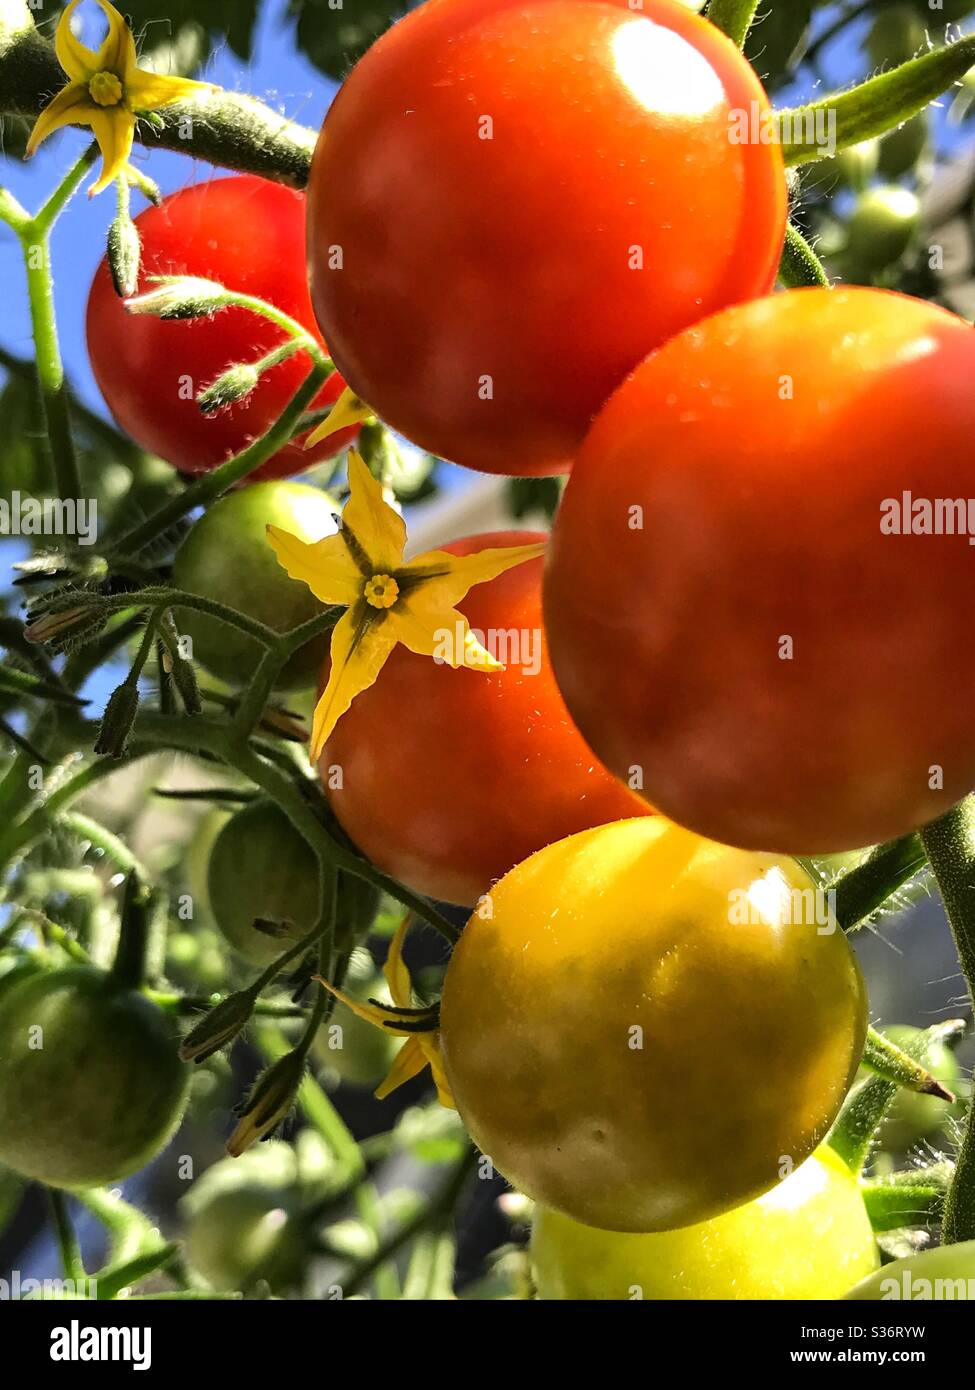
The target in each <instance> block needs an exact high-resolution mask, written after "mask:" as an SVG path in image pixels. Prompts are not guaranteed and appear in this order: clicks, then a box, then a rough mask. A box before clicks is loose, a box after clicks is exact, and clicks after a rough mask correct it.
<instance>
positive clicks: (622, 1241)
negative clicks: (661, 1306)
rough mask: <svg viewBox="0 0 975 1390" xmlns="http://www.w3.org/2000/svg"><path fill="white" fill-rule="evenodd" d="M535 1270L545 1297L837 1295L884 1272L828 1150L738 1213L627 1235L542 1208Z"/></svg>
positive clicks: (847, 1179)
mask: <svg viewBox="0 0 975 1390" xmlns="http://www.w3.org/2000/svg"><path fill="white" fill-rule="evenodd" d="M531 1252H532V1268H533V1273H534V1277H535V1286H536V1288H537V1290H538V1296H539V1298H546V1299H561V1298H574V1299H750V1298H751V1299H786V1298H789V1299H791V1298H840V1297H841V1296H842V1295H843V1294H845V1293H846V1292H847V1290H848V1289H850V1288H851V1287H852V1286H853V1285H854V1284H855V1283H856V1282H857V1281H858V1280H860V1279H865V1278H866V1277H867V1276H868V1275H870V1274H872V1273H873V1272H874V1271H875V1270H876V1269H877V1268H879V1265H880V1256H879V1253H878V1250H877V1242H876V1240H875V1239H874V1235H873V1231H872V1229H871V1226H870V1218H869V1216H868V1215H867V1209H866V1207H865V1206H864V1204H863V1198H862V1197H861V1195H860V1189H859V1187H858V1185H857V1181H856V1178H855V1177H854V1176H853V1175H852V1174H851V1173H850V1171H849V1169H847V1167H846V1166H845V1164H844V1163H843V1162H842V1161H841V1160H840V1159H839V1158H838V1157H837V1156H836V1154H834V1153H833V1151H832V1150H831V1149H829V1148H825V1147H824V1148H821V1149H817V1151H816V1152H815V1153H814V1154H813V1156H812V1157H811V1158H807V1159H806V1161H805V1163H803V1164H802V1165H801V1167H799V1168H797V1169H796V1170H795V1172H794V1173H792V1174H790V1176H789V1177H787V1178H786V1179H785V1181H784V1182H781V1183H779V1185H778V1186H777V1187H773V1188H772V1189H771V1190H770V1191H769V1192H766V1193H763V1195H762V1196H761V1197H757V1198H756V1199H755V1201H753V1202H746V1203H745V1204H744V1206H740V1207H735V1208H734V1210H733V1211H728V1212H725V1213H724V1215H723V1216H716V1217H715V1218H714V1219H713V1220H711V1221H704V1222H702V1223H701V1224H700V1225H697V1226H685V1227H683V1229H681V1230H679V1231H658V1232H654V1233H651V1234H648V1235H630V1234H626V1233H623V1232H620V1231H599V1230H596V1229H595V1228H594V1227H592V1226H582V1225H580V1224H579V1222H578V1221H573V1220H572V1219H571V1218H570V1217H568V1216H562V1215H561V1214H560V1213H559V1212H555V1211H548V1210H547V1209H546V1208H544V1207H540V1208H539V1209H538V1210H537V1211H536V1213H535V1221H534V1225H533V1227H532V1242H531Z"/></svg>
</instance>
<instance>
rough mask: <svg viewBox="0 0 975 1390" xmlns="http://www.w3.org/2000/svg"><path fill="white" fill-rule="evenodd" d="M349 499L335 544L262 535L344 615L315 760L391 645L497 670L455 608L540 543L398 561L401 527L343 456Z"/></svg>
mask: <svg viewBox="0 0 975 1390" xmlns="http://www.w3.org/2000/svg"><path fill="white" fill-rule="evenodd" d="M349 492H350V496H349V500H348V502H347V503H346V506H345V511H344V512H343V514H342V524H341V527H340V529H339V531H338V533H337V535H334V536H326V538H325V539H324V540H321V541H316V542H315V543H314V544H311V545H309V544H308V542H307V541H302V540H299V539H298V537H297V536H293V535H292V534H291V533H290V532H289V531H282V530H281V529H280V527H277V526H268V528H267V533H268V539H269V540H270V542H271V545H272V546H273V547H274V553H275V554H276V555H277V557H278V563H279V564H280V565H282V566H283V567H284V569H286V570H287V571H288V573H289V574H290V575H291V578H292V579H300V580H302V581H303V582H304V583H305V584H307V585H308V587H309V589H311V591H312V593H313V594H314V595H315V596H316V597H317V598H320V599H321V600H322V602H323V603H329V604H342V605H343V606H345V608H346V612H345V613H343V615H342V617H341V618H340V619H339V621H338V622H337V623H336V624H335V627H334V628H333V629H332V644H331V649H330V655H331V670H330V672H329V677H328V684H327V685H326V687H325V690H324V692H323V694H322V697H321V699H320V700H319V702H318V705H317V707H316V709H315V722H314V725H313V728H312V737H311V744H312V747H311V754H312V758H317V757H318V756H319V754H320V753H321V751H322V749H323V747H324V746H325V742H326V740H327V739H328V737H329V735H330V734H331V732H332V730H333V729H334V728H335V725H336V724H337V723H338V721H339V719H340V718H341V717H342V715H343V714H344V713H345V711H346V710H347V709H348V708H349V706H350V705H351V703H352V701H353V700H354V699H355V697H356V696H357V695H358V694H359V693H360V692H361V691H363V690H366V689H367V688H368V687H369V686H370V685H372V683H373V681H374V680H375V679H376V677H377V676H378V675H379V673H380V671H381V670H382V668H383V666H384V665H385V662H386V658H387V657H388V656H389V654H390V653H391V652H392V650H393V648H394V647H395V646H396V644H397V642H402V643H403V645H404V647H407V648H408V649H409V650H410V651H411V652H417V653H418V654H419V655H420V656H431V657H434V658H435V659H437V660H439V661H442V662H444V663H445V664H446V665H448V666H454V667H458V666H468V667H470V668H471V669H473V670H475V671H500V670H503V669H504V668H503V666H502V664H501V663H500V662H498V661H495V659H494V657H493V656H492V655H491V653H490V652H489V651H487V650H486V649H485V648H484V647H482V646H481V644H480V642H479V641H478V640H477V639H476V638H475V636H474V634H473V633H472V632H471V629H470V625H469V623H468V621H467V619H466V618H465V617H464V615H463V613H461V612H460V611H459V609H457V608H456V607H455V605H456V604H457V603H459V602H460V600H461V599H462V598H463V597H464V595H465V594H466V593H467V591H468V590H469V589H472V588H473V587H474V585H475V584H484V583H485V582H486V581H487V580H489V579H495V578H497V576H498V575H499V574H503V573H504V572H505V570H509V569H512V568H513V567H514V566H515V565H520V564H523V563H524V562H525V561H526V560H534V559H535V558H536V557H537V556H539V555H541V554H542V553H543V551H544V549H545V546H544V544H541V543H539V544H535V545H512V546H504V547H495V548H492V549H490V550H480V551H478V552H477V554H475V555H451V554H450V553H449V552H448V551H446V550H429V551H427V552H426V554H424V555H420V556H418V557H417V558H416V559H415V560H409V561H405V560H404V559H403V552H404V550H405V548H406V525H405V523H404V521H403V518H402V517H401V516H400V514H399V512H397V511H395V510H394V509H393V508H392V507H391V506H389V504H388V503H387V502H386V501H385V499H384V498H383V490H382V487H381V486H380V484H379V483H378V482H377V481H376V479H375V478H374V477H373V476H372V474H371V473H370V472H369V469H368V468H367V467H366V465H365V463H364V462H363V460H362V458H361V457H360V456H359V454H357V453H356V452H355V450H354V449H353V450H350V452H349Z"/></svg>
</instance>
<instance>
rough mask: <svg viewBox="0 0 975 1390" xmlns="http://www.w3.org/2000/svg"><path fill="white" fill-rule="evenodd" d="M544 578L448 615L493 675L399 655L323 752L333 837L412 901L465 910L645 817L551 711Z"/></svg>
mask: <svg viewBox="0 0 975 1390" xmlns="http://www.w3.org/2000/svg"><path fill="white" fill-rule="evenodd" d="M541 539H542V537H541V536H539V535H537V534H534V533H532V532H523V531H510V532H500V533H495V534H492V535H483V536H471V537H469V538H467V539H466V540H462V541H455V542H454V543H453V544H451V545H446V546H444V547H443V548H444V549H445V550H449V551H450V552H451V553H452V554H454V555H469V554H471V553H472V552H474V551H477V550H483V549H484V548H485V547H486V546H502V545H525V544H529V543H531V542H532V541H537V540H541ZM541 579H542V561H541V560H540V559H539V560H529V561H528V562H527V563H525V564H523V565H518V566H516V567H515V568H514V569H511V570H508V571H507V572H506V573H505V574H502V575H500V576H499V577H498V578H497V579H492V580H491V581H490V582H488V583H487V584H478V585H476V586H475V587H474V588H473V589H471V590H470V592H469V593H468V595H467V597H466V598H465V599H463V600H462V602H461V603H460V605H459V607H460V609H461V610H462V612H463V613H464V614H465V615H466V617H467V619H468V621H469V622H470V624H471V626H472V627H473V628H475V629H476V630H478V631H479V633H481V634H483V635H484V639H485V642H486V645H487V646H488V648H489V650H491V651H492V653H493V654H494V655H495V656H496V657H497V658H498V659H499V660H504V661H505V662H506V665H505V670H504V671H499V672H496V673H493V674H485V673H483V672H479V671H467V670H459V671H455V670H452V669H451V668H450V667H448V666H444V665H439V664H436V663H435V662H433V661H431V660H430V658H429V657H425V656H416V655H414V654H413V653H412V652H409V651H407V650H406V648H405V647H397V648H396V650H395V651H394V652H393V654H392V656H391V657H390V658H389V660H388V661H387V663H386V665H385V666H384V667H383V669H382V671H381V673H380V676H379V679H378V680H377V681H376V683H375V685H373V686H371V687H370V688H369V689H368V690H366V691H363V693H362V694H361V695H357V696H356V698H355V700H354V701H353V702H352V706H351V708H350V709H349V711H348V712H347V713H346V714H344V715H343V716H342V718H341V719H340V721H339V723H338V726H337V728H336V730H335V732H334V734H333V735H332V737H331V738H330V739H329V741H328V743H327V744H326V746H325V751H324V753H323V754H322V759H321V763H320V770H321V775H322V780H323V782H324V783H325V786H326V788H328V797H329V801H330V802H331V805H332V808H333V810H334V811H335V814H336V816H337V817H338V818H339V820H340V822H341V823H342V825H343V827H344V828H345V830H346V831H347V832H348V834H349V835H351V837H352V839H353V840H354V841H355V842H356V844H357V845H358V846H359V848H360V849H361V850H362V851H363V852H364V853H365V854H366V855H368V857H369V858H370V859H371V860H372V861H373V863H374V864H378V865H379V867H380V868H382V869H385V870H386V872H387V873H391V874H393V875H394V876H395V877H396V878H398V879H400V880H401V881H402V882H404V883H407V884H409V885H410V887H412V888H414V889H416V890H417V891H418V892H420V893H428V894H429V895H430V896H431V897H434V898H440V899H443V900H445V901H447V902H455V903H463V904H471V903H474V902H476V900H477V899H478V898H479V897H480V895H481V894H482V893H485V892H487V890H488V889H489V888H490V887H491V885H492V883H493V882H494V881H495V879H498V878H500V877H501V875H502V874H505V873H507V871H508V870H509V869H511V868H513V867H514V865H515V864H518V863H520V862H521V860H523V859H526V858H527V857H528V855H530V854H532V853H534V851H535V850H537V849H541V847H542V846H543V845H547V844H550V843H551V842H552V841H554V840H560V839H562V838H563V837H564V836H566V835H571V834H573V833H574V832H575V831H577V830H585V829H588V828H589V827H590V826H593V825H602V824H603V823H604V822H606V821H615V820H619V819H621V818H623V817H626V816H634V815H641V814H643V813H645V811H646V805H645V803H644V802H643V801H641V800H640V798H639V797H637V796H636V795H634V793H632V792H629V791H627V790H626V788H625V787H622V786H620V785H619V784H618V783H617V782H616V781H615V779H614V778H612V777H611V776H610V775H609V773H608V772H607V771H606V770H605V768H603V767H601V766H600V765H599V763H598V762H597V761H596V759H595V758H594V757H593V756H592V754H591V753H590V751H589V749H588V748H587V747H586V745H585V744H584V743H583V741H582V739H581V738H580V737H579V735H578V733H577V732H576V729H575V727H574V725H573V723H572V721H571V719H570V718H569V715H568V712H567V710H566V708H565V705H564V704H563V703H562V698H561V696H560V695H559V692H558V688H557V686H556V684H555V678H554V676H553V675H552V670H551V667H550V665H549V661H548V653H547V650H546V648H545V645H544V636H543V632H542V611H541V600H542V596H541ZM492 633H493V634H494V635H493V636H492ZM499 633H503V634H504V642H505V644H506V651H507V656H506V654H505V652H504V651H502V650H501V639H500V638H499V637H498V634H499ZM397 730H399V731H400V733H397ZM337 770H340V771H341V785H340V786H339V785H337V783H338V781H339V779H338V777H337V775H336V773H337ZM330 783H331V784H336V785H331V786H330Z"/></svg>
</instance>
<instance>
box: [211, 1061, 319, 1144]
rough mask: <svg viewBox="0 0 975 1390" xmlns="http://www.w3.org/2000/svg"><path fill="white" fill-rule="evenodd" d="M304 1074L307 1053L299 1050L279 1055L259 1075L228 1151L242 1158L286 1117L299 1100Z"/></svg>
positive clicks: (229, 1142)
mask: <svg viewBox="0 0 975 1390" xmlns="http://www.w3.org/2000/svg"><path fill="white" fill-rule="evenodd" d="M304 1074H305V1057H304V1054H303V1053H302V1052H298V1051H295V1052H288V1053H286V1054H285V1056H283V1057H279V1058H278V1060H277V1061H276V1062H274V1063H273V1064H272V1065H271V1066H269V1067H268V1069H267V1071H265V1072H263V1073H262V1074H261V1075H260V1076H259V1077H258V1078H257V1080H256V1081H255V1083H254V1088H253V1090H252V1091H251V1093H250V1095H249V1096H248V1098H247V1103H246V1104H245V1106H244V1108H243V1110H242V1111H241V1114H240V1121H239V1123H238V1125H237V1128H236V1129H235V1130H234V1132H233V1134H232V1135H231V1136H230V1138H229V1139H228V1140H227V1152H228V1153H229V1154H230V1155H231V1156H232V1157H233V1158H239V1156H240V1155H241V1154H242V1153H244V1151H245V1150H246V1149H249V1148H250V1147H251V1145H252V1144H255V1143H257V1141H258V1139H263V1138H264V1136H265V1135H266V1134H270V1133H271V1131H272V1130H273V1129H276V1128H277V1126H278V1125H279V1124H280V1123H281V1121H282V1120H284V1119H286V1117H287V1115H288V1113H289V1111H290V1110H291V1108H292V1106H293V1105H294V1103H295V1099H296V1097H297V1094H298V1087H299V1086H300V1085H301V1080H302V1077H303V1076H304Z"/></svg>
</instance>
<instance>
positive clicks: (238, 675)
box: [173, 482, 336, 690]
mask: <svg viewBox="0 0 975 1390" xmlns="http://www.w3.org/2000/svg"><path fill="white" fill-rule="evenodd" d="M335 510H336V507H335V503H334V501H333V500H332V498H330V497H329V496H328V495H327V494H326V493H324V492H321V491H320V490H319V489H318V488H314V487H308V486H307V485H306V484H304V483H283V482H271V483H255V484H253V485H252V486H251V487H245V488H241V489H240V490H239V491H238V492H231V493H228V495H227V496H226V497H221V498H220V500H219V502H216V503H214V505H213V506H212V507H211V508H210V509H209V511H207V512H205V513H204V515H203V516H202V517H201V518H200V520H199V521H198V522H197V523H196V524H195V525H194V526H193V528H192V530H191V531H190V533H189V535H188V536H187V537H186V539H185V540H184V541H183V544H182V545H181V546H180V548H179V550H178V551H177V554H176V559H175V561H174V564H173V584H174V585H175V586H176V588H178V589H186V590H188V591H189V592H190V593H193V594H199V595H200V596H201V597H202V598H209V599H214V600H216V601H217V602H218V603H224V604H228V605H229V606H230V607H231V608H236V609H238V610H239V611H240V612H241V613H244V614H246V616H247V617H249V618H254V619H255V620H256V621H258V622H261V623H264V624H265V625H266V626H267V627H270V628H273V629H274V630H275V631H276V632H286V631H288V630H289V629H290V628H293V627H297V626H298V625H299V624H300V623H304V622H307V621H308V620H309V619H311V618H314V617H315V616H316V615H317V614H318V613H321V612H322V611H323V608H324V605H323V604H322V603H320V602H319V600H318V599H317V598H316V597H315V595H314V594H313V593H312V592H311V590H310V589H309V588H308V586H307V585H306V584H302V583H300V582H299V581H298V580H295V579H291V578H289V576H288V575H287V574H286V573H285V571H284V570H283V569H282V568H281V566H280V565H279V564H278V562H277V558H276V556H275V554H274V551H273V550H272V549H271V547H270V545H269V544H268V541H267V534H266V530H265V528H266V526H267V525H268V524H271V525H274V526H280V527H281V528H282V529H283V530H285V531H291V532H292V533H293V534H294V535H296V536H298V537H299V538H300V539H301V540H304V541H317V540H321V539H322V537H324V536H329V535H332V534H333V533H334V531H335V520H334V517H333V513H334V511H335ZM176 622H177V625H178V627H179V629H180V632H182V633H184V634H185V635H186V636H188V637H190V638H192V640H193V659H194V660H195V661H198V662H199V664H200V665H201V666H202V667H203V668H204V669H205V670H207V671H209V672H210V674H211V675H213V676H216V677H217V678H218V679H219V680H222V681H226V682H227V683H228V684H229V685H246V684H247V682H248V681H249V680H250V678H251V676H252V675H253V674H254V671H255V670H256V668H257V664H258V662H259V661H260V658H261V655H262V653H263V651H264V648H263V647H262V646H261V644H260V643H259V642H257V641H256V640H255V639H254V638H253V637H248V636H247V635H246V634H245V633H242V632H240V631H238V630H237V629H236V628H233V627H230V626H228V625H227V624H226V623H223V622H220V621H219V619H217V618H211V617H209V616H208V615H207V614H205V613H197V612H194V611H193V610H191V609H177V610H176ZM327 650H328V644H327V641H326V639H325V638H324V637H319V638H317V639H315V640H314V641H312V642H308V643H307V644H306V645H305V646H304V647H302V648H301V649H300V650H299V651H297V652H295V654H294V656H292V657H291V659H290V660H289V661H288V663H287V665H286V666H285V668H284V670H283V671H282V673H281V678H280V680H279V682H278V686H279V688H280V689H282V690H303V689H307V688H308V687H311V686H314V685H315V684H316V682H317V680H318V675H319V672H320V671H321V668H322V664H323V662H324V660H325V656H326V655H327Z"/></svg>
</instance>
